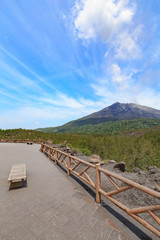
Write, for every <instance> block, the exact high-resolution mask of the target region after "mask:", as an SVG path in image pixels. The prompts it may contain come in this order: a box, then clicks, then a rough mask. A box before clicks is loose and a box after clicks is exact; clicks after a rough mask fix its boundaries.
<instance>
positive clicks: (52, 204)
mask: <svg viewBox="0 0 160 240" xmlns="http://www.w3.org/2000/svg"><path fill="white" fill-rule="evenodd" d="M61 204H62V201H61V200H59V199H57V198H54V199H52V200H51V201H49V202H47V205H49V206H50V207H52V208H57V207H59V206H60V205H61Z"/></svg>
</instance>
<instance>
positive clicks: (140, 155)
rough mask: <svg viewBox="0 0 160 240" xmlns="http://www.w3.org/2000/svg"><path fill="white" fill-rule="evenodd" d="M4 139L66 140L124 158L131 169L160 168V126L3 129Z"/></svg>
mask: <svg viewBox="0 0 160 240" xmlns="http://www.w3.org/2000/svg"><path fill="white" fill-rule="evenodd" d="M0 138H1V139H38V140H40V141H47V140H52V141H53V143H55V144H56V143H63V142H64V141H65V140H66V141H67V143H68V144H69V146H72V147H73V148H77V149H81V150H82V151H83V152H86V153H89V152H90V153H92V154H98V155H100V156H101V158H102V159H103V160H104V161H107V160H110V159H114V160H116V161H117V162H119V161H124V162H125V163H126V166H127V169H128V170H129V171H131V170H132V169H133V168H134V167H140V168H141V169H143V170H145V169H147V168H148V167H149V166H157V167H160V127H157V128H153V129H145V130H144V129H143V130H142V129H140V130H124V131H120V132H118V133H115V134H113V133H112V134H97V135H96V134H94V135H93V134H56V133H54V134H53V133H43V132H40V131H34V130H24V129H8V130H0Z"/></svg>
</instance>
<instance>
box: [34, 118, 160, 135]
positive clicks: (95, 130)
mask: <svg viewBox="0 0 160 240" xmlns="http://www.w3.org/2000/svg"><path fill="white" fill-rule="evenodd" d="M75 123H76V124H75ZM75 123H74V124H73V122H69V123H67V124H65V125H63V126H60V127H53V128H52V127H51V128H40V129H37V130H39V131H42V132H50V133H87V134H103V133H117V132H118V131H120V130H129V129H148V128H152V127H155V126H160V119H145V118H144V119H133V120H121V121H115V122H113V121H109V122H103V123H99V124H85V125H81V124H79V122H75Z"/></svg>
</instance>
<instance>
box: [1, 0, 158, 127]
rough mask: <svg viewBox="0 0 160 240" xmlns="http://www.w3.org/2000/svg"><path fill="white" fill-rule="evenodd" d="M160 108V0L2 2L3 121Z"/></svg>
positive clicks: (32, 123) (38, 121)
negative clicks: (117, 107)
mask: <svg viewBox="0 0 160 240" xmlns="http://www.w3.org/2000/svg"><path fill="white" fill-rule="evenodd" d="M115 102H121V103H136V104H140V105H145V106H149V107H153V108H156V109H159V110H160V2H159V0H147V1H146V0H38V1H37V0H27V1H24V0H12V1H9V0H8V1H6V0H1V1H0V110H1V111H0V128H1V129H9V128H10V129H11V128H25V129H36V128H40V127H54V126H60V125H62V124H65V123H66V122H68V121H71V120H75V119H78V118H80V117H83V116H86V115H88V114H90V113H93V112H96V111H98V110H101V109H103V108H105V107H107V106H109V105H111V104H113V103H115Z"/></svg>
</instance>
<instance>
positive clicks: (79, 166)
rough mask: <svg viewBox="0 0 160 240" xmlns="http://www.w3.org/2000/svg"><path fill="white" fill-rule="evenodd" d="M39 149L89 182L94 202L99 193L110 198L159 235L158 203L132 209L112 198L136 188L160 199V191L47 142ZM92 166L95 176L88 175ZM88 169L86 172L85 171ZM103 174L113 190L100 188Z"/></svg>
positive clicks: (99, 198) (98, 199)
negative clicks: (149, 217) (151, 222)
mask: <svg viewBox="0 0 160 240" xmlns="http://www.w3.org/2000/svg"><path fill="white" fill-rule="evenodd" d="M40 151H41V152H43V153H45V154H46V155H47V156H48V158H49V159H52V160H54V162H55V165H57V163H59V164H60V165H62V166H63V167H64V168H65V169H66V170H67V174H68V176H70V174H71V173H73V174H75V175H76V176H77V177H78V178H80V179H82V180H83V181H85V182H86V183H87V184H89V185H90V186H91V187H92V188H94V189H95V191H96V202H97V203H101V194H102V195H103V196H104V197H106V198H107V199H108V200H110V201H111V202H112V203H114V204H116V205H117V206H118V207H120V208H121V209H123V210H124V211H125V212H126V213H127V214H129V215H130V216H131V217H133V218H134V219H136V220H137V221H138V222H139V223H141V224H142V225H143V226H144V227H146V228H147V229H149V230H150V231H151V232H153V233H154V234H155V235H157V236H158V237H160V230H158V228H159V227H160V218H159V217H158V216H157V215H156V214H155V212H156V211H160V205H150V206H143V207H138V208H134V209H130V208H128V207H127V206H125V205H124V204H123V203H121V202H119V201H118V200H116V199H115V198H114V196H115V195H116V194H118V193H121V192H123V191H127V190H129V189H133V188H135V189H138V190H139V191H141V192H143V193H145V194H147V195H151V196H152V197H153V198H156V199H159V200H160V193H159V192H156V191H154V190H152V189H150V188H148V187H145V186H143V185H140V184H138V183H135V182H133V181H131V180H128V179H126V178H124V177H122V176H119V175H117V174H115V173H113V172H110V171H107V170H106V169H103V168H102V167H101V166H100V164H96V165H94V164H92V163H89V162H86V161H84V160H82V159H79V158H77V157H75V156H71V155H70V154H67V153H64V152H62V151H60V150H58V149H57V148H53V147H51V146H49V145H47V144H43V143H42V144H41V148H40ZM91 168H92V171H93V170H94V169H95V177H94V179H92V178H93V176H92V178H91V177H90V176H89V169H91ZM87 171H88V172H87ZM102 174H103V175H104V176H105V177H106V178H107V179H108V180H109V181H110V183H111V184H112V186H113V187H114V190H112V191H110V192H106V191H105V190H104V189H103V188H102V184H101V175H102ZM117 180H118V181H120V182H122V183H123V185H124V184H125V185H124V186H122V187H119V186H118V185H119V184H117ZM141 213H148V214H150V216H151V217H152V218H153V220H154V221H155V224H156V225H158V228H157V227H154V226H153V225H151V224H150V223H149V222H147V221H146V220H144V219H143V218H142V217H141V216H138V214H141Z"/></svg>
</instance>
